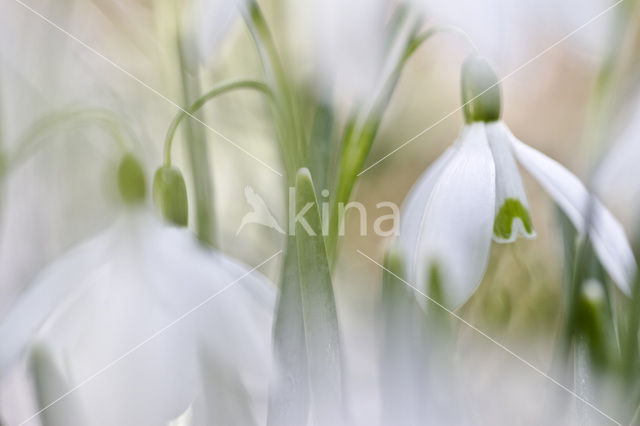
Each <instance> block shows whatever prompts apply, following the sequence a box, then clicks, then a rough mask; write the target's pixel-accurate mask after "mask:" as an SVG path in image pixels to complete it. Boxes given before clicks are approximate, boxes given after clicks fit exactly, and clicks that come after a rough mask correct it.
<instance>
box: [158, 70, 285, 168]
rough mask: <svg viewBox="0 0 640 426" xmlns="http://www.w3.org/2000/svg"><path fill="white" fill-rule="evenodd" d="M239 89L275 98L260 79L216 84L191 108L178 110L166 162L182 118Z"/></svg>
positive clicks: (168, 139) (169, 133)
mask: <svg viewBox="0 0 640 426" xmlns="http://www.w3.org/2000/svg"><path fill="white" fill-rule="evenodd" d="M237 89H252V90H256V91H258V92H261V93H263V94H265V95H267V96H268V97H269V98H273V94H272V92H271V90H270V89H269V87H268V86H267V85H266V84H264V83H261V82H259V81H253V80H237V81H230V82H226V83H221V84H219V85H217V86H215V87H214V88H213V89H211V90H209V91H208V92H207V93H205V94H204V95H202V96H201V97H199V98H198V99H196V100H195V102H193V103H192V104H191V106H190V107H189V108H187V109H185V110H181V111H180V112H178V113H177V114H176V116H175V117H174V118H173V120H172V121H171V124H170V125H169V129H168V130H167V135H166V137H165V140H164V162H165V164H166V165H171V147H172V145H173V139H174V136H175V134H176V131H177V129H178V126H179V125H180V123H181V122H182V120H183V119H184V118H186V117H193V115H194V114H195V113H196V112H198V111H199V110H200V108H202V107H203V106H204V105H205V104H206V103H207V102H209V101H210V100H212V99H214V98H216V97H217V96H219V95H222V94H225V93H228V92H231V91H233V90H237Z"/></svg>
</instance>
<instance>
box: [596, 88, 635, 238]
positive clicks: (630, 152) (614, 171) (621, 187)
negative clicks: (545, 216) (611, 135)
mask: <svg viewBox="0 0 640 426" xmlns="http://www.w3.org/2000/svg"><path fill="white" fill-rule="evenodd" d="M625 115H626V117H625V121H624V123H625V127H624V129H623V130H622V132H621V133H620V135H619V136H618V138H617V140H616V141H615V144H614V145H613V146H612V147H611V149H610V150H609V152H608V153H607V155H606V157H605V158H604V159H603V160H602V162H601V163H600V165H599V167H598V169H597V170H596V172H595V174H594V177H593V182H594V186H595V189H596V192H597V193H598V194H600V197H601V198H602V200H603V201H604V202H605V203H606V204H607V205H608V206H609V207H610V208H611V209H612V210H613V211H614V212H615V213H616V215H617V217H618V218H619V219H620V220H621V222H622V223H623V224H624V225H625V227H626V229H627V230H628V231H629V232H630V234H631V235H634V232H635V233H640V224H638V223H637V222H638V221H637V218H638V214H640V167H638V159H639V158H640V96H639V97H638V99H636V100H635V103H634V104H633V105H631V110H630V111H629V114H625Z"/></svg>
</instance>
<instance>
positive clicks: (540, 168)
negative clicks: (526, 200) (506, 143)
mask: <svg viewBox="0 0 640 426" xmlns="http://www.w3.org/2000/svg"><path fill="white" fill-rule="evenodd" d="M510 139H511V143H512V145H513V148H514V152H515V154H516V157H517V158H518V161H520V163H521V164H522V165H523V166H524V167H525V168H526V169H527V170H528V171H529V173H531V174H532V175H533V177H535V178H536V179H537V180H538V182H540V185H542V187H543V188H544V189H545V190H546V191H547V192H548V193H549V195H550V196H551V198H553V199H554V200H555V202H556V203H557V204H558V206H560V208H561V209H562V210H563V211H564V212H565V214H566V215H567V216H568V217H569V219H570V220H571V222H572V223H573V225H574V226H575V227H576V229H577V230H578V232H580V233H584V232H585V231H586V229H585V227H586V226H587V215H588V211H589V209H590V208H592V209H593V210H592V223H591V229H590V237H591V240H592V242H593V246H594V249H595V251H596V253H597V255H598V257H599V259H600V262H601V263H602V265H603V266H604V267H605V269H606V270H607V272H608V273H609V275H610V276H611V278H612V279H613V281H615V283H616V284H617V285H618V287H619V288H620V290H622V291H623V292H625V293H626V294H630V290H631V282H632V280H633V278H634V275H635V271H636V261H635V259H634V257H633V252H632V250H631V246H630V245H629V241H628V240H627V237H626V235H625V232H624V229H623V228H622V225H620V223H619V222H618V220H617V219H616V218H615V217H613V215H612V214H611V213H610V212H609V210H607V208H606V207H604V206H603V205H602V203H601V202H600V201H599V200H598V199H597V198H595V197H594V198H593V199H591V196H590V194H589V192H588V191H587V189H586V188H585V186H584V185H583V184H582V182H580V180H579V179H578V178H577V177H576V176H575V175H574V174H573V173H571V172H570V171H568V170H567V169H565V168H564V167H563V166H562V165H560V163H558V162H557V161H555V160H553V159H551V158H549V157H547V156H546V155H544V154H543V153H541V152H540V151H537V150H535V149H533V148H531V147H530V146H528V145H526V144H524V143H523V142H521V141H519V140H518V139H517V138H516V137H515V136H513V135H512V134H511V137H510Z"/></svg>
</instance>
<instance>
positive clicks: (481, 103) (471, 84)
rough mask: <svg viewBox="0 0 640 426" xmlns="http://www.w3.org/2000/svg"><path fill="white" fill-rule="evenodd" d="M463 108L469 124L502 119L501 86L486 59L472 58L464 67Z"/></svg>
mask: <svg viewBox="0 0 640 426" xmlns="http://www.w3.org/2000/svg"><path fill="white" fill-rule="evenodd" d="M461 84H462V104H463V105H462V106H463V108H464V119H465V122H467V123H473V122H475V121H483V122H491V121H498V120H499V119H500V109H501V106H500V84H499V81H498V76H497V75H496V73H495V71H494V70H493V68H492V67H491V65H489V62H487V60H486V59H484V58H481V57H479V56H471V57H469V58H467V59H466V60H465V61H464V64H463V65H462V76H461Z"/></svg>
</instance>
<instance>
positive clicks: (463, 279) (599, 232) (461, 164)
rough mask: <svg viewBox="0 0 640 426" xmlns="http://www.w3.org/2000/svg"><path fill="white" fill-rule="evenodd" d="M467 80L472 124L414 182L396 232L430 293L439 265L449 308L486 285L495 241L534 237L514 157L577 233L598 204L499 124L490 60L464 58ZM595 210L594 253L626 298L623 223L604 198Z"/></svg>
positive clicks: (630, 269)
mask: <svg viewBox="0 0 640 426" xmlns="http://www.w3.org/2000/svg"><path fill="white" fill-rule="evenodd" d="M462 75H463V78H462V86H463V87H462V90H463V99H464V101H465V118H466V121H467V123H466V124H465V126H464V127H463V129H462V132H461V134H460V136H459V137H458V140H457V141H456V142H455V143H454V145H453V146H451V147H449V148H448V149H447V150H446V151H445V152H444V154H443V155H441V156H440V158H438V159H437V160H436V161H435V162H434V163H433V164H432V165H431V167H430V168H429V169H428V170H427V171H426V172H425V173H424V175H423V176H422V177H421V178H420V180H419V181H418V182H417V183H416V185H414V187H413V189H412V190H411V192H410V194H409V196H408V198H407V200H406V201H405V205H404V207H403V213H402V214H403V216H402V221H401V224H400V235H399V240H400V244H401V245H402V248H403V250H404V251H405V254H406V255H407V257H408V274H409V278H410V280H411V282H413V283H415V284H416V285H417V286H425V287H426V288H429V287H428V285H429V282H428V277H429V273H430V268H431V267H433V266H436V267H437V268H438V272H439V273H440V277H441V280H442V283H443V286H444V289H443V291H444V302H445V303H446V304H447V306H450V307H452V308H457V307H459V306H461V305H462V304H464V303H465V302H466V301H467V299H469V298H470V297H471V295H472V294H473V292H474V291H475V289H476V288H477V286H478V285H479V284H480V281H481V280H482V277H483V275H484V272H485V269H486V266H487V262H488V259H489V250H490V248H491V240H492V239H493V240H494V241H495V242H498V243H507V242H512V241H514V240H515V239H516V237H517V236H518V234H520V235H522V236H524V237H526V238H533V237H534V236H535V232H534V230H533V225H532V221H531V216H530V212H529V204H528V202H527V197H526V194H525V192H524V189H523V186H522V182H521V179H520V175H519V172H518V168H517V165H516V161H515V160H516V159H517V160H518V161H519V162H520V164H521V165H522V166H524V167H525V168H526V169H527V170H528V171H529V173H530V174H531V175H532V176H533V177H534V178H536V179H537V180H538V182H539V183H540V185H542V187H543V188H544V189H545V190H546V191H547V192H548V193H549V195H550V196H551V197H552V198H553V199H554V200H555V202H556V203H557V204H558V206H559V207H560V208H561V209H562V210H563V211H564V212H565V213H566V215H567V216H568V217H569V219H570V220H571V221H572V222H573V224H574V225H575V227H576V229H577V230H578V232H580V233H584V232H585V230H586V229H585V227H586V222H587V214H588V213H587V212H588V211H589V205H590V198H591V197H590V194H589V192H588V191H587V189H586V188H585V187H584V185H583V184H582V183H581V182H580V180H578V178H576V177H575V176H574V175H573V174H572V173H571V172H569V171H568V170H567V169H565V168H564V167H563V166H562V165H560V164H559V163H558V162H556V161H554V160H552V159H551V158H549V157H547V156H545V155H544V154H542V153H541V152H539V151H536V150H535V149H533V148H531V147H529V146H527V145H525V144H524V143H522V142H520V141H519V140H518V139H517V138H516V137H515V136H514V135H513V134H512V133H511V132H510V131H509V129H508V128H507V126H506V125H505V124H504V123H503V122H502V121H501V120H500V89H499V86H498V85H497V81H498V80H497V77H496V76H495V74H494V72H493V70H492V69H491V67H490V66H489V65H488V63H487V62H486V61H484V60H483V59H480V58H475V57H474V58H471V59H469V60H467V61H466V62H465V64H464V66H463V72H462ZM492 85H493V86H492ZM489 87H492V88H490V89H488V90H487V89H486V88H489ZM514 157H515V158H514ZM592 208H593V218H592V221H593V222H592V224H591V229H590V237H591V240H592V243H593V246H594V248H595V251H596V253H597V255H598V257H599V259H600V262H601V263H602V265H603V266H604V267H605V269H606V270H607V272H608V273H609V275H610V276H611V278H612V279H613V280H614V281H615V283H616V284H617V285H618V286H619V287H620V289H621V290H622V291H624V292H625V293H627V294H629V291H630V282H631V280H632V279H633V276H634V273H635V265H636V263H635V260H634V257H633V253H632V251H631V248H630V246H629V243H628V241H627V238H626V236H625V233H624V231H623V229H622V226H621V225H620V224H619V223H618V221H617V220H616V219H615V218H614V217H613V216H612V215H611V213H609V211H608V210H607V209H606V208H605V207H604V206H603V205H602V204H601V203H600V202H599V201H598V200H594V201H593V204H592Z"/></svg>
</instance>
